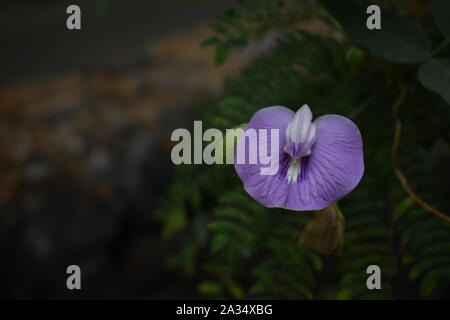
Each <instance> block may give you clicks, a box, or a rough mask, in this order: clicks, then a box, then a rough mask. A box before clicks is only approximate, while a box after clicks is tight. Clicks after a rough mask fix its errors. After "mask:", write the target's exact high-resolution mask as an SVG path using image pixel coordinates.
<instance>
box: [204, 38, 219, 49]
mask: <svg viewBox="0 0 450 320" xmlns="http://www.w3.org/2000/svg"><path fill="white" fill-rule="evenodd" d="M217 42H219V38H218V37H210V38H208V39H205V40H203V42H202V43H201V45H200V46H201V47H206V46H210V45H213V44H216V43H217Z"/></svg>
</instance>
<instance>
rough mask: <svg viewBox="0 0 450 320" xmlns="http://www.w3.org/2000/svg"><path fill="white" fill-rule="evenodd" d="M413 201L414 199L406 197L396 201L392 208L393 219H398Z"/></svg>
mask: <svg viewBox="0 0 450 320" xmlns="http://www.w3.org/2000/svg"><path fill="white" fill-rule="evenodd" d="M413 203H414V199H413V198H411V197H407V198H405V199H404V200H402V201H401V202H400V203H398V204H397V205H396V206H395V209H394V219H395V220H398V219H399V218H400V217H401V216H402V215H403V213H405V212H406V211H407V210H408V209H409V208H410V207H411V206H412V205H413Z"/></svg>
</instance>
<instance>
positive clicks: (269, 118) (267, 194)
mask: <svg viewBox="0 0 450 320" xmlns="http://www.w3.org/2000/svg"><path fill="white" fill-rule="evenodd" d="M294 114H295V113H294V112H293V111H292V110H290V109H288V108H285V107H280V106H275V107H267V108H263V109H261V110H259V111H257V112H256V113H255V114H254V115H253V117H252V118H251V120H250V122H249V123H248V124H247V126H246V127H245V128H244V132H245V131H247V130H248V129H255V130H257V129H279V145H278V157H277V158H272V160H273V161H277V162H278V167H279V170H278V173H277V174H275V175H261V171H260V170H261V167H262V166H263V165H262V164H261V163H260V161H259V159H258V163H257V164H248V162H246V164H238V163H237V155H238V153H239V152H242V151H243V150H240V149H239V147H238V148H237V150H236V156H235V163H234V166H235V168H236V172H237V174H238V176H239V177H240V178H241V180H242V182H243V183H244V188H245V190H246V191H247V192H248V193H249V194H250V195H251V196H252V197H253V198H254V199H255V200H257V201H258V202H260V203H262V204H264V205H265V206H269V207H273V206H279V204H282V203H284V202H286V200H287V195H288V192H287V191H288V190H287V186H285V184H282V183H281V182H282V181H281V179H280V174H279V172H281V171H282V170H283V166H286V163H287V162H288V161H289V156H288V155H287V154H286V153H285V152H284V151H283V147H284V145H285V144H286V135H285V132H286V127H287V125H288V124H289V122H290V121H291V120H292V118H293V117H294ZM242 139H243V136H241V138H240V139H239V140H240V142H242ZM267 141H268V150H271V149H270V148H271V142H270V141H271V139H270V138H269V139H267ZM258 143H259V137H258ZM238 146H239V143H238ZM243 149H244V150H245V153H246V154H247V155H248V154H249V153H250V152H249V145H248V144H246V145H245V148H243Z"/></svg>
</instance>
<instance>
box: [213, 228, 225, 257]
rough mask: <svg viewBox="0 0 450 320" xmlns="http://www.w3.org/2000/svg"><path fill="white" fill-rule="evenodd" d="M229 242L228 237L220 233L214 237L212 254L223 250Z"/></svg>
mask: <svg viewBox="0 0 450 320" xmlns="http://www.w3.org/2000/svg"><path fill="white" fill-rule="evenodd" d="M227 242H228V237H227V236H226V235H224V234H221V233H219V234H218V235H216V236H215V237H214V239H213V240H212V243H211V252H212V253H215V252H217V251H219V250H220V249H222V248H223V246H225V245H226V244H227Z"/></svg>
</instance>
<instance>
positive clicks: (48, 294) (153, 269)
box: [0, 0, 232, 299]
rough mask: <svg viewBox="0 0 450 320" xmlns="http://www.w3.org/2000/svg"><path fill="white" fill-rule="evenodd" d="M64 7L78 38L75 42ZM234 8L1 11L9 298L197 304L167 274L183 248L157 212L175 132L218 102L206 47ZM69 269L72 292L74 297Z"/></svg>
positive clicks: (118, 5)
mask: <svg viewBox="0 0 450 320" xmlns="http://www.w3.org/2000/svg"><path fill="white" fill-rule="evenodd" d="M69 4H77V5H79V6H80V7H81V10H82V30H79V31H69V30H67V28H66V18H67V16H68V15H67V14H66V7H67V6H68V5H69ZM230 5H232V3H231V2H230V1H220V0H215V1H175V0H171V1H156V0H154V1H149V0H127V1H125V0H123V1H119V0H116V1H109V2H108V3H107V6H103V5H102V2H101V1H92V0H80V1H56V0H55V1H49V0H48V1H2V2H1V3H0V39H1V46H0V47H1V49H0V74H1V77H0V140H1V145H2V147H1V149H0V176H1V178H0V180H1V182H0V257H1V258H0V274H1V277H2V279H1V284H0V297H1V298H8V299H15V298H25V299H28V298H39V299H45V298H79V297H83V298H182V297H184V298H193V297H195V296H196V293H195V291H193V289H192V288H195V286H194V285H193V284H192V283H191V282H192V281H194V279H186V277H184V276H181V275H178V274H177V273H176V272H175V271H170V269H168V268H166V264H165V262H166V259H167V256H168V255H169V254H170V252H171V250H173V248H174V246H176V243H175V242H174V240H171V241H169V240H165V239H161V236H160V226H159V224H158V223H157V222H155V221H154V219H153V217H152V213H153V210H154V208H155V206H156V202H157V200H158V198H159V197H160V196H161V195H162V192H163V190H164V187H165V186H167V184H168V183H169V181H170V172H171V166H172V164H171V162H170V158H169V157H168V154H169V152H168V150H169V146H168V144H167V141H168V140H169V139H168V137H169V133H170V132H171V129H173V128H176V127H178V126H179V125H180V123H184V121H186V119H189V115H190V114H191V111H192V110H193V109H195V99H196V97H198V96H199V95H203V94H205V93H206V94H210V93H211V92H217V90H219V89H218V87H219V86H218V85H212V83H219V82H220V81H215V82H214V81H212V80H211V74H214V72H216V71H211V70H213V69H212V68H211V67H210V65H209V60H210V54H209V52H205V51H204V50H203V51H202V50H201V49H200V47H199V43H200V42H201V40H203V38H204V37H205V36H207V35H208V34H207V33H205V31H204V30H207V27H206V26H207V22H208V21H209V20H210V19H212V18H214V16H215V15H216V14H218V13H220V12H222V11H223V10H224V9H225V8H227V7H228V6H230ZM198 30H200V31H198ZM187 47H188V48H190V49H186V48H187ZM184 50H185V52H183V51H184ZM189 50H190V51H189ZM189 52H190V53H189ZM186 57H187V58H186ZM213 78H214V79H215V80H217V75H213ZM219 78H220V77H219ZM71 264H77V265H79V266H80V267H81V270H82V290H81V291H78V292H76V291H69V290H67V289H66V277H67V275H66V268H67V266H68V265H71Z"/></svg>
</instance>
